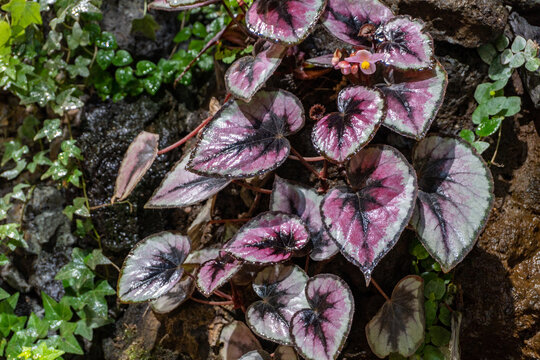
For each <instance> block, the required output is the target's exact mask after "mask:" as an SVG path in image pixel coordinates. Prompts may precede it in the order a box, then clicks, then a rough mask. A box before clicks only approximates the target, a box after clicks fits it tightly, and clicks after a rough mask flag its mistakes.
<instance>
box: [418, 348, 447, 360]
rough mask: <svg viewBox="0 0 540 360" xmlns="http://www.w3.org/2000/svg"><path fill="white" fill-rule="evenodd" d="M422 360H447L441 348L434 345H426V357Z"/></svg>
mask: <svg viewBox="0 0 540 360" xmlns="http://www.w3.org/2000/svg"><path fill="white" fill-rule="evenodd" d="M422 360H445V358H444V355H443V353H442V352H441V350H439V349H437V348H436V347H434V346H432V345H426V347H424V357H423V359H422Z"/></svg>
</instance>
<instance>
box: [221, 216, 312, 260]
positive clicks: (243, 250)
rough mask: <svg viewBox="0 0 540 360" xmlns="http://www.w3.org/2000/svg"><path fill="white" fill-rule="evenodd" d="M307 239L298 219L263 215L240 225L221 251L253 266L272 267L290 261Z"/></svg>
mask: <svg viewBox="0 0 540 360" xmlns="http://www.w3.org/2000/svg"><path fill="white" fill-rule="evenodd" d="M308 240H309V232H308V230H307V228H306V225H305V224H304V222H303V221H302V220H301V219H300V218H299V217H297V216H294V215H288V214H285V213H279V212H272V211H269V212H265V213H262V214H260V215H259V216H257V217H255V218H253V219H251V220H250V221H249V222H248V223H247V224H245V225H244V226H242V227H241V228H240V230H238V232H237V233H236V235H235V236H234V237H233V238H232V239H231V240H230V241H229V242H228V243H227V244H226V245H225V246H224V248H223V250H225V251H227V252H229V253H231V254H232V255H233V256H235V257H236V258H238V259H241V260H244V261H247V262H249V263H253V264H272V263H278V262H283V261H286V260H288V259H289V258H291V256H292V255H293V252H295V251H297V250H300V249H302V248H303V247H304V246H305V245H306V243H307V242H308Z"/></svg>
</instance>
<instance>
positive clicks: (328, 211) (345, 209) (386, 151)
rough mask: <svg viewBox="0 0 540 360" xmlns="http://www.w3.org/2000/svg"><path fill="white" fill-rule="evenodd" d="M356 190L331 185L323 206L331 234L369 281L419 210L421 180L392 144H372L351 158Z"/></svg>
mask: <svg viewBox="0 0 540 360" xmlns="http://www.w3.org/2000/svg"><path fill="white" fill-rule="evenodd" d="M347 178H348V179H349V183H350V184H351V186H352V188H349V187H336V188H333V189H331V190H330V191H329V192H328V193H327V194H326V196H325V198H324V200H323V202H322V204H321V216H322V219H323V222H324V224H325V226H326V228H327V229H328V232H329V234H330V236H332V238H333V239H334V241H336V243H337V245H338V247H339V249H340V251H341V253H342V254H343V256H345V258H347V260H349V261H350V262H352V263H353V264H355V265H356V266H358V267H359V268H360V270H362V272H363V273H364V276H365V278H366V283H367V284H369V281H370V279H371V273H372V272H373V269H374V268H375V266H376V265H377V264H378V263H379V261H380V260H381V258H382V257H383V256H384V255H386V254H387V253H388V252H389V251H390V249H392V247H393V246H394V245H395V244H396V242H397V241H398V239H399V236H400V235H401V233H402V231H403V230H404V229H405V226H406V225H407V223H408V222H409V219H410V218H411V215H412V213H413V209H414V201H415V199H416V194H417V183H416V176H415V173H414V170H413V169H412V167H411V166H410V165H409V163H408V162H407V160H406V159H405V157H404V156H403V155H402V154H401V153H400V152H399V151H398V150H396V149H394V148H393V147H391V146H386V145H378V146H370V147H367V148H365V149H364V150H362V151H361V152H360V153H358V155H356V156H355V157H353V158H352V159H351V162H350V164H349V168H348V171H347Z"/></svg>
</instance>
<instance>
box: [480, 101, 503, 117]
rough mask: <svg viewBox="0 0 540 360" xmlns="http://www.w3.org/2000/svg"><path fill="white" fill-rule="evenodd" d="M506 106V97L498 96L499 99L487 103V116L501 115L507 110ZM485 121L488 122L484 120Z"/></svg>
mask: <svg viewBox="0 0 540 360" xmlns="http://www.w3.org/2000/svg"><path fill="white" fill-rule="evenodd" d="M505 106H506V97H504V96H497V97H494V98H491V99H489V100H488V102H487V103H486V107H487V114H488V115H496V114H498V113H500V112H501V111H502V110H503V109H504V108H505ZM484 121H486V120H485V119H484ZM482 122H483V121H482Z"/></svg>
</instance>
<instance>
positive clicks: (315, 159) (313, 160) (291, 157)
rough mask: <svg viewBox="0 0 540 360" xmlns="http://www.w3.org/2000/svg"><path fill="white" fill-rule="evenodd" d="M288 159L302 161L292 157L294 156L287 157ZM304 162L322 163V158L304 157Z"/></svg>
mask: <svg viewBox="0 0 540 360" xmlns="http://www.w3.org/2000/svg"><path fill="white" fill-rule="evenodd" d="M289 159H291V160H296V161H302V160H301V159H300V158H299V157H298V156H294V155H289ZM304 160H305V161H307V162H318V161H324V156H316V157H305V158H304Z"/></svg>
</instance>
